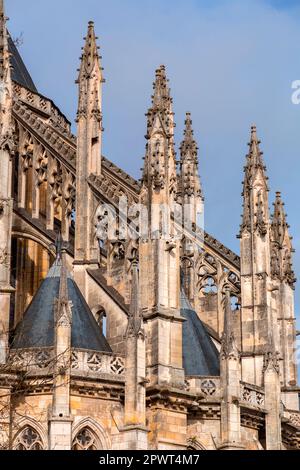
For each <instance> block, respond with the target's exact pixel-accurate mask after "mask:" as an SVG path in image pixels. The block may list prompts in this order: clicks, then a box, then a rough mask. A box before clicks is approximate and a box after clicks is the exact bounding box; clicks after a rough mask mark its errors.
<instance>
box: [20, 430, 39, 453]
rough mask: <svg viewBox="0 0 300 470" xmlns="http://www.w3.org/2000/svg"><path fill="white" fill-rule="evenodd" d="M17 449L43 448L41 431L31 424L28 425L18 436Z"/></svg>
mask: <svg viewBox="0 0 300 470" xmlns="http://www.w3.org/2000/svg"><path fill="white" fill-rule="evenodd" d="M14 447H15V449H16V450H43V443H42V439H41V436H40V435H39V433H38V432H37V431H36V430H35V429H33V428H32V427H31V426H27V427H26V428H24V429H23V431H21V432H20V434H19V435H18V436H17V439H16V443H15V446H14Z"/></svg>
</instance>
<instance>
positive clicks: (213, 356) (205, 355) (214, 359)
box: [180, 291, 220, 376]
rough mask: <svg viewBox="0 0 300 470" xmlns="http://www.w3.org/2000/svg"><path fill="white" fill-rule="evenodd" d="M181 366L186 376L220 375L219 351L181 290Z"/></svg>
mask: <svg viewBox="0 0 300 470" xmlns="http://www.w3.org/2000/svg"><path fill="white" fill-rule="evenodd" d="M180 312H181V316H182V317H183V318H185V320H186V321H185V322H184V323H183V327H182V339H183V344H182V350H183V368H184V370H185V374H186V375H187V376H197V375H198V376H217V375H220V363H219V353H218V350H217V348H216V346H215V345H214V343H213V341H212V339H211V337H210V336H209V334H208V332H207V330H206V328H205V326H204V325H203V323H202V321H201V320H200V318H199V317H198V315H197V313H196V312H195V311H194V310H193V308H192V306H191V304H190V302H189V301H188V299H187V296H186V295H185V293H184V291H182V292H181V310H180Z"/></svg>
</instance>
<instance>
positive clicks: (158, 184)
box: [143, 65, 176, 202]
mask: <svg viewBox="0 0 300 470" xmlns="http://www.w3.org/2000/svg"><path fill="white" fill-rule="evenodd" d="M153 88H154V93H153V96H152V106H151V107H150V108H149V110H148V113H147V115H146V116H147V135H146V139H147V146H146V158H145V166H144V173H143V184H144V186H148V189H150V190H158V189H159V190H162V191H163V192H165V195H166V198H165V199H168V196H169V194H171V193H173V194H175V193H176V159H175V149H174V127H175V124H174V114H173V111H172V98H171V95H170V89H169V86H168V80H167V77H166V70H165V67H164V66H163V65H161V66H160V67H159V68H158V69H157V70H156V76H155V82H154V84H153ZM161 202H163V201H161ZM164 202H168V201H167V200H165V201H164Z"/></svg>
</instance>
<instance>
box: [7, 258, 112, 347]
mask: <svg viewBox="0 0 300 470" xmlns="http://www.w3.org/2000/svg"><path fill="white" fill-rule="evenodd" d="M61 268H62V264H61V261H60V260H59V259H58V260H56V261H55V263H54V265H53V266H52V268H51V269H50V271H49V273H48V276H47V277H46V279H45V280H44V281H43V282H42V284H41V286H40V288H39V289H38V291H37V293H36V294H35V296H34V298H33V300H32V302H31V304H30V305H29V307H28V308H27V310H26V312H25V314H24V317H23V320H22V321H21V322H20V323H19V325H18V326H17V328H16V332H15V337H14V340H13V344H12V349H28V348H49V347H52V346H54V340H55V334H54V333H55V330H54V328H55V320H54V302H55V299H58V297H59V287H60V279H61V271H62V269H61ZM67 286H68V300H69V301H71V302H72V334H71V346H72V348H76V349H88V350H93V351H101V352H108V353H110V352H112V350H111V348H110V346H109V344H108V342H107V340H106V338H105V337H104V336H103V334H102V332H101V331H100V327H99V325H98V324H97V322H96V320H95V318H94V316H93V314H92V312H91V310H90V308H89V306H88V305H87V303H86V301H85V299H84V298H83V295H82V294H81V292H80V290H79V288H78V286H77V284H76V283H75V282H74V280H73V278H72V276H71V274H70V273H68V275H67Z"/></svg>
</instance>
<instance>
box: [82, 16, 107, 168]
mask: <svg viewBox="0 0 300 470" xmlns="http://www.w3.org/2000/svg"><path fill="white" fill-rule="evenodd" d="M97 39H98V38H97V36H96V35H95V30H94V23H93V22H92V21H90V22H89V25H88V32H87V36H86V37H85V38H84V40H85V45H84V47H83V53H82V56H81V65H80V69H79V76H78V79H77V81H76V83H77V84H78V85H79V100H78V111H77V122H78V127H79V128H80V123H81V121H83V122H84V123H85V125H84V129H83V131H84V134H85V135H86V137H87V138H88V139H87V149H86V150H87V152H88V157H89V161H88V171H89V172H90V173H95V174H100V170H101V144H102V142H101V141H102V130H103V129H102V83H103V82H104V79H103V68H102V67H101V62H100V61H101V56H100V55H99V53H98V49H99V48H98V46H97V42H96V40H97ZM82 127H83V126H82ZM79 130H81V129H78V132H79ZM78 137H79V136H78ZM89 154H90V155H89Z"/></svg>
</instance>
